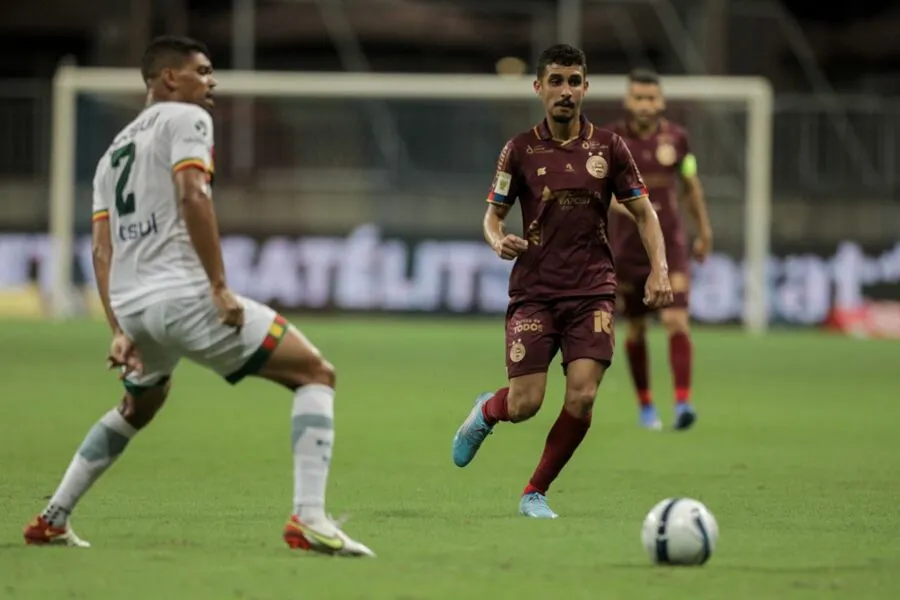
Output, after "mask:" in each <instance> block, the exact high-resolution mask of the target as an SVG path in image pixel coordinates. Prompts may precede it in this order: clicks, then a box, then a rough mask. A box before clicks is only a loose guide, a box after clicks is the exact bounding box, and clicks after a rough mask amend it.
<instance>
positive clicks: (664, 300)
mask: <svg viewBox="0 0 900 600" xmlns="http://www.w3.org/2000/svg"><path fill="white" fill-rule="evenodd" d="M672 300H673V294H672V284H670V283H669V275H668V273H665V272H663V271H657V270H655V269H654V270H653V271H651V272H650V276H649V277H648V278H647V285H646V286H644V304H646V305H647V306H649V307H650V308H664V307H666V306H669V305H670V304H672Z"/></svg>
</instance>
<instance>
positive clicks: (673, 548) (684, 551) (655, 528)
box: [641, 498, 719, 565]
mask: <svg viewBox="0 0 900 600" xmlns="http://www.w3.org/2000/svg"><path fill="white" fill-rule="evenodd" d="M718 539H719V524H718V523H716V518H715V517H714V516H713V515H712V513H711V512H709V509H708V508H706V506H704V505H703V503H702V502H698V501H697V500H693V499H691V498H666V499H665V500H663V501H662V502H660V503H659V504H657V505H656V506H654V507H653V508H652V509H650V512H649V513H648V514H647V517H646V518H645V519H644V527H643V529H642V531H641V541H642V542H643V543H644V549H645V550H646V551H647V554H648V555H649V556H650V560H652V561H653V562H654V563H656V564H658V565H702V564H704V563H705V562H706V561H708V560H709V557H710V556H712V553H713V551H715V549H716V541H717V540H718Z"/></svg>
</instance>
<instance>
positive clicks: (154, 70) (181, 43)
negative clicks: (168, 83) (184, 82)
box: [141, 35, 209, 82]
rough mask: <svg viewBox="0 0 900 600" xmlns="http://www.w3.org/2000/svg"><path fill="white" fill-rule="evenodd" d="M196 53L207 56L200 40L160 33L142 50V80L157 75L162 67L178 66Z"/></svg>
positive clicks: (145, 80)
mask: <svg viewBox="0 0 900 600" xmlns="http://www.w3.org/2000/svg"><path fill="white" fill-rule="evenodd" d="M196 53H199V54H205V55H206V56H209V50H208V49H207V48H206V45H205V44H203V43H202V42H198V41H197V40H194V39H191V38H189V37H183V36H178V35H161V36H159V37H157V38H155V39H154V40H153V41H152V42H150V44H149V45H148V46H147V49H146V50H144V57H143V58H142V59H141V77H143V79H144V82H147V81H150V80H151V79H154V78H156V77H158V76H159V73H160V72H161V71H162V70H163V69H166V68H169V67H175V66H180V65H182V64H183V63H184V62H185V61H186V60H187V59H188V58H190V57H191V55H192V54H196Z"/></svg>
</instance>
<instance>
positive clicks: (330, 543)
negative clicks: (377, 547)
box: [284, 515, 375, 557]
mask: <svg viewBox="0 0 900 600" xmlns="http://www.w3.org/2000/svg"><path fill="white" fill-rule="evenodd" d="M284 541H285V542H286V543H287V545H288V546H289V547H290V548H291V549H293V550H306V551H308V552H318V553H320V554H328V555H331V556H369V557H374V556H375V553H374V552H372V551H371V550H369V548H368V547H367V546H366V545H365V544H362V543H360V542H357V541H356V540H354V539H351V538H350V536H348V535H347V534H346V533H344V532H343V531H341V529H340V525H339V524H338V523H334V522H333V521H332V520H331V519H328V520H326V521H323V522H321V523H315V524H312V525H307V524H306V523H304V522H303V521H301V520H300V519H299V517H297V515H291V519H290V520H289V521H288V522H287V524H286V525H285V526H284Z"/></svg>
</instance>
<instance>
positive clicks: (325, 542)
mask: <svg viewBox="0 0 900 600" xmlns="http://www.w3.org/2000/svg"><path fill="white" fill-rule="evenodd" d="M295 525H297V526H298V528H299V529H300V532H301V533H302V534H303V535H304V536H306V538H307V539H308V540H309V541H310V542H312V543H314V544H318V545H320V546H325V547H326V548H328V549H329V550H334V551H338V550H342V549H343V548H344V540H342V539H341V538H339V537H338V536H334V537H328V536H326V535H322V534H321V533H318V532H316V531H313V530H312V529H310V528H309V527H305V526H303V525H299V524H297V523H295Z"/></svg>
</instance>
